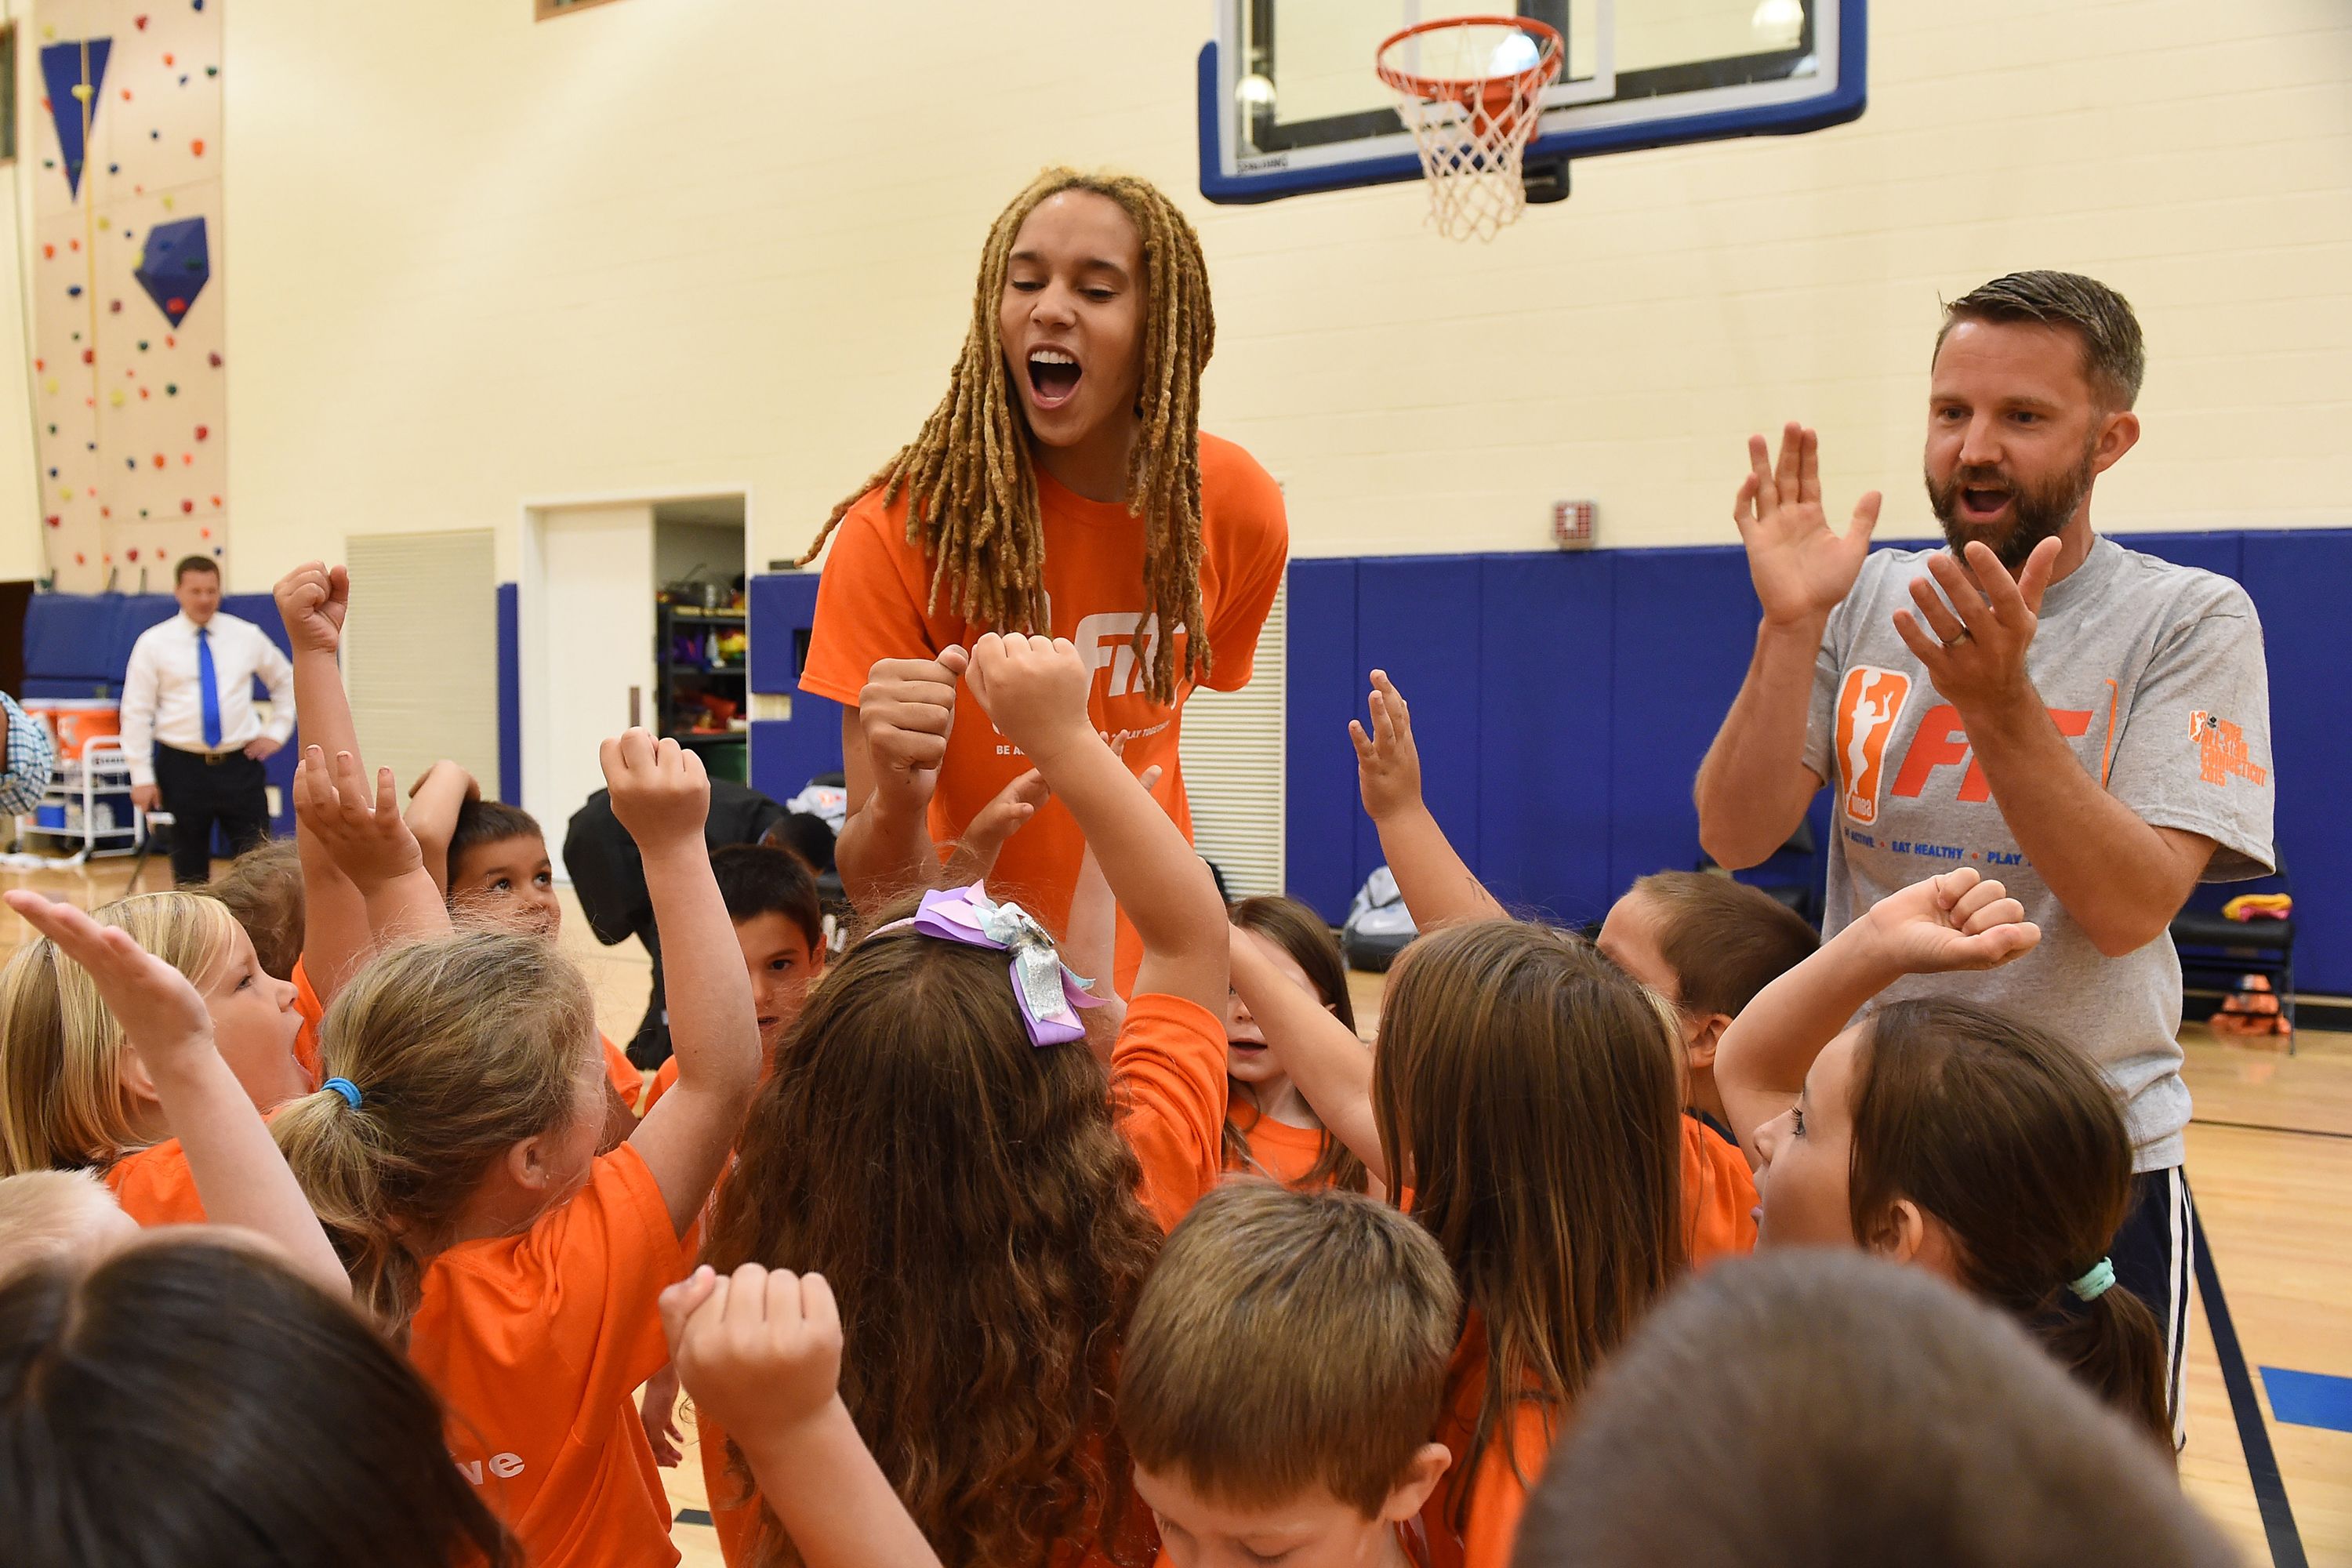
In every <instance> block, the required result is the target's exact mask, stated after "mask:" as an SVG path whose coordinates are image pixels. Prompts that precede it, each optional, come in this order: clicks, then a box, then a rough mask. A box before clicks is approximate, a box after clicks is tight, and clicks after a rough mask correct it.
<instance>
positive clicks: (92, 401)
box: [19, 0, 228, 592]
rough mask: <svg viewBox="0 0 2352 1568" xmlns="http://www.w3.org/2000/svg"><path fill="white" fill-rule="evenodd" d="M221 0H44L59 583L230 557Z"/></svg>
mask: <svg viewBox="0 0 2352 1568" xmlns="http://www.w3.org/2000/svg"><path fill="white" fill-rule="evenodd" d="M222 4H223V0H142V3H132V0H36V4H35V5H34V6H33V7H32V18H31V21H30V23H29V25H28V26H26V28H25V29H24V30H23V32H22V33H20V35H19V36H20V38H21V39H22V40H23V43H20V46H19V47H24V45H25V44H29V45H30V46H31V47H32V48H33V49H34V50H35V51H36V59H37V73H36V74H37V88H38V91H39V97H38V99H37V102H36V105H35V108H34V110H33V112H31V113H30V114H28V115H27V116H26V119H27V120H28V121H30V130H31V137H30V139H29V151H30V160H29V162H30V165H31V168H30V172H31V173H32V174H33V176H34V180H35V187H34V188H35V190H36V192H37V195H36V197H35V201H34V224H35V229H34V236H33V253H32V258H31V267H32V272H33V282H34V300H35V311H34V325H33V338H34V349H33V353H34V365H33V411H34V418H35V431H36V435H37V438H38V442H39V451H40V464H41V473H42V489H41V500H42V507H41V510H42V521H43V522H44V524H45V525H46V526H45V527H44V529H43V532H44V534H45V535H46V536H47V539H46V542H47V551H48V563H49V567H50V570H51V571H52V572H53V573H54V574H55V575H56V578H57V585H58V587H59V588H61V589H68V590H73V591H80V592H89V591H92V590H97V589H102V588H106V587H109V586H112V587H116V588H121V589H123V590H126V591H131V592H137V591H139V590H140V589H141V588H142V586H143V587H145V588H146V589H148V590H150V591H165V590H168V589H169V588H170V586H171V569H172V563H173V561H175V560H177V559H178V558H180V557H181V556H184V555H196V554H203V555H212V556H219V555H223V554H225V553H226V544H227V538H228V531H227V518H228V512H227V478H228V464H227V461H226V458H227V452H226V419H225V417H224V416H225V415H226V409H227V395H226V380H227V378H226V374H224V371H223V360H222V351H223V348H224V333H223V331H222V316H221V310H222V300H221V293H222V290H221V276H220V270H221V148H220V130H221V5H222Z"/></svg>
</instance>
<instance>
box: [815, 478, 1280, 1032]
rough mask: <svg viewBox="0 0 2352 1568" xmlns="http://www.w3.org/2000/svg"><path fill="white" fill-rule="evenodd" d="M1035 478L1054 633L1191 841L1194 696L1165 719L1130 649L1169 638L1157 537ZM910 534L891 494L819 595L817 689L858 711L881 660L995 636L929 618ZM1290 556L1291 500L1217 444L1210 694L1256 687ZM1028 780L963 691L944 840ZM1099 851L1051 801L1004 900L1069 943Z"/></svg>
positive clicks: (1006, 872) (1123, 514) (1205, 529)
mask: <svg viewBox="0 0 2352 1568" xmlns="http://www.w3.org/2000/svg"><path fill="white" fill-rule="evenodd" d="M1036 472H1037V501H1038V510H1039V512H1040V514H1041V516H1042V518H1043V521H1044V525H1045V592H1046V595H1047V597H1048V600H1049V602H1050V603H1051V604H1052V605H1053V612H1054V624H1053V626H1052V628H1051V630H1052V633H1053V635H1054V636H1055V637H1068V638H1070V639H1072V640H1073V641H1075V642H1076V644H1077V645H1078V647H1079V649H1080V651H1081V652H1083V653H1084V654H1085V655H1086V657H1087V660H1088V661H1089V662H1090V663H1091V664H1092V665H1093V667H1094V668H1095V669H1096V671H1097V676H1096V680H1095V687H1094V690H1093V693H1092V695H1091V696H1090V697H1089V698H1088V700H1087V707H1088V710H1089V711H1090V712H1091V713H1092V714H1093V717H1094V722H1095V727H1096V728H1097V730H1099V731H1102V733H1103V734H1104V735H1106V736H1108V737H1111V738H1113V739H1117V738H1119V737H1125V738H1126V740H1127V742H1128V744H1127V750H1126V752H1125V756H1126V761H1127V765H1128V767H1129V770H1130V771H1131V772H1134V773H1142V772H1143V770H1144V769H1146V768H1148V767H1150V766H1152V765H1153V764H1155V763H1157V764H1159V765H1160V766H1161V767H1163V768H1165V769H1166V772H1165V773H1163V774H1162V775H1161V777H1160V784H1159V787H1158V790H1157V792H1156V793H1157V794H1158V795H1159V797H1160V804H1161V805H1164V806H1166V807H1167V808H1168V814H1169V816H1171V817H1173V818H1174V819H1175V822H1176V826H1178V827H1180V828H1181V829H1182V830H1183V832H1184V836H1185V837H1186V838H1187V839H1189V838H1191V837H1192V810H1191V807H1190V806H1189V805H1187V804H1186V801H1185V795H1184V774H1183V770H1182V768H1181V766H1180V765H1179V763H1178V759H1177V752H1176V736H1177V728H1178V714H1179V713H1180V712H1181V710H1182V706H1183V702H1184V699H1185V698H1186V697H1187V696H1188V695H1189V694H1190V692H1191V690H1192V684H1191V683H1190V682H1185V683H1181V684H1180V685H1179V686H1178V688H1177V691H1176V702H1177V708H1176V710H1172V711H1171V710H1169V709H1166V708H1162V707H1160V705H1159V704H1157V703H1155V702H1153V701H1152V700H1151V698H1150V694H1149V692H1148V690H1147V688H1146V683H1147V679H1148V675H1149V668H1148V666H1147V665H1144V664H1142V663H1140V662H1139V661H1138V659H1137V658H1136V657H1135V655H1134V653H1133V651H1132V650H1131V648H1130V647H1129V640H1130V638H1131V637H1133V635H1134V633H1135V631H1136V629H1137V627H1138V626H1148V627H1156V626H1157V620H1156V618H1154V617H1153V613H1152V608H1151V603H1150V599H1148V598H1147V597H1146V596H1145V594H1144V589H1143V534H1144V524H1143V522H1142V521H1141V520H1140V519H1139V518H1135V517H1132V516H1129V513H1128V510H1127V505H1126V503H1125V502H1124V501H1094V500H1087V499H1086V498H1085V497H1083V496H1080V495H1078V494H1077V493H1076V492H1075V491H1073V490H1070V489H1066V488H1065V487H1064V486H1063V485H1062V484H1060V483H1059V482H1058V481H1057V480H1055V479H1054V477H1053V476H1052V475H1050V474H1048V473H1046V472H1045V470H1044V469H1042V468H1040V469H1038V470H1037V471H1036ZM906 520H907V501H906V498H905V497H904V496H901V497H900V498H899V499H898V501H897V502H896V503H895V504H894V505H892V506H891V507H890V508H889V510H888V511H887V513H886V512H885V511H884V510H883V507H882V498H881V492H880V491H878V490H877V491H873V492H869V493H868V494H867V495H866V496H865V497H864V498H863V499H861V500H859V501H858V502H857V503H856V505H855V506H853V507H851V508H850V509H849V513H848V515H847V516H846V517H845V518H843V519H842V521H841V527H840V530H839V531H837V532H835V535H834V538H833V552H832V554H831V555H829V556H828V557H827V558H826V560H825V564H824V577H823V579H822V580H821V581H820V582H819V584H818V585H817V597H816V623H815V625H814V627H813V628H812V629H811V634H810V641H809V651H808V659H807V663H806V665H805V667H804V668H803V669H802V671H801V689H802V690H803V691H807V692H811V693H814V695H816V696H819V697H829V698H831V699H832V700H834V701H835V702H839V703H842V704H844V705H845V706H847V707H851V708H855V707H856V706H857V699H858V694H859V692H860V691H861V690H863V689H864V688H865V685H866V675H867V673H868V672H869V671H870V670H872V668H874V666H875V664H876V663H877V661H879V660H882V659H886V658H929V657H930V656H931V655H933V654H935V653H937V652H939V650H940V649H941V648H943V647H948V646H949V645H950V644H961V645H963V646H965V647H970V646H971V639H972V638H973V637H978V636H979V635H980V634H981V633H982V632H984V631H987V630H989V629H990V628H989V627H987V626H974V625H972V624H971V623H969V622H967V621H966V620H965V619H964V618H963V617H962V616H961V615H958V614H957V613H956V611H955V605H954V599H955V585H954V584H952V583H946V584H941V585H940V596H939V603H938V605H937V607H936V608H928V609H927V608H926V606H928V605H930V604H931V574H932V563H930V562H929V560H927V559H925V557H924V555H923V552H922V550H921V548H920V547H919V546H918V545H914V544H910V543H908V542H907V531H906ZM1289 552H1290V528H1289V524H1288V522H1287V521H1286V520H1285V518H1284V515H1283V509H1282V490H1281V487H1279V486H1278V485H1276V483H1275V482H1274V479H1273V478H1272V476H1270V475H1269V474H1267V473H1266V471H1265V469H1264V468H1260V467H1258V464H1257V460H1256V459H1255V458H1252V457H1251V456H1250V455H1249V454H1248V453H1247V452H1245V451H1244V450H1243V449H1242V448H1241V447H1237V446H1235V445H1234V444H1233V443H1232V442H1230V441H1222V440H1219V439H1218V438H1217V437H1214V436H1208V435H1204V436H1202V437H1201V616H1202V623H1203V624H1204V625H1205V626H1207V628H1208V637H1209V647H1210V650H1211V653H1212V655H1213V659H1214V668H1211V669H1209V670H1207V671H1204V672H1203V679H1202V681H1201V684H1202V685H1205V686H1207V687H1209V688H1210V689H1213V690H1216V691H1234V690H1238V689H1240V688H1241V687H1242V686H1243V685H1244V684H1245V683H1246V682H1247V681H1248V680H1249V678H1250V670H1251V667H1252V660H1253V659H1254V658H1255V657H1256V653H1257V637H1258V628H1259V627H1260V626H1262V625H1263V624H1264V623H1265V614H1266V610H1267V608H1268V607H1269V606H1270V605H1272V604H1273V603H1274V595H1275V591H1276V589H1277V588H1278V587H1280V586H1281V584H1282V573H1283V567H1284V565H1285V563H1286V561H1287V560H1288V558H1289ZM1177 635H1178V636H1180V637H1181V636H1182V635H1184V634H1183V633H1182V632H1181V631H1180V632H1179V633H1178V634H1177ZM1028 767H1029V763H1028V759H1027V758H1025V757H1024V756H1023V755H1021V754H1020V753H1019V752H1017V751H1015V750H1014V748H1013V745H1012V744H1011V742H1007V741H1006V740H1005V739H1004V738H1003V736H1002V735H999V734H998V733H997V732H996V730H995V727H994V726H993V725H992V724H990V723H989V721H988V715H987V714H985V713H983V712H982V711H981V708H980V704H979V703H978V702H977V701H975V700H973V699H972V697H971V689H969V688H968V687H960V688H959V689H958V690H957V693H956V711H955V730H954V732H953V734H952V735H950V737H949V741H948V754H947V761H946V763H945V764H944V765H943V766H942V767H941V768H940V776H939V788H938V791H937V793H936V794H935V795H933V796H932V797H931V811H930V830H931V837H932V838H933V839H934V840H935V841H936V842H938V843H940V844H941V845H951V844H953V843H954V842H955V840H956V838H957V837H959V836H960V835H961V833H962V832H963V830H964V828H965V826H967V825H969V824H970V823H971V819H972V817H973V816H975V815H976V814H978V812H979V811H980V809H981V807H982V806H984V805H987V804H988V803H989V801H990V800H992V798H994V796H995V795H996V793H997V791H999V790H1001V789H1003V787H1004V786H1005V785H1006V784H1010V783H1011V782H1012V781H1013V779H1015V778H1017V777H1018V776H1020V775H1021V774H1022V773H1025V772H1027V771H1028ZM1085 847H1086V843H1085V839H1084V837H1083V836H1082V835H1081V834H1080V833H1079V832H1078V825H1077V823H1076V820H1075V819H1074V818H1073V817H1072V816H1070V814H1069V811H1068V810H1067V808H1066V807H1065V806H1064V805H1062V804H1061V803H1060V802H1059V801H1054V802H1050V803H1048V804H1047V805H1046V806H1045V809H1044V810H1043V811H1041V812H1039V813H1038V814H1037V816H1035V817H1034V819H1032V820H1031V821H1030V823H1029V824H1028V825H1027V826H1024V827H1023V828H1022V829H1021V830H1020V831H1019V832H1018V833H1016V834H1014V835H1013V837H1012V838H1011V840H1009V841H1008V842H1007V843H1006V845H1005V847H1004V852H1003V855H1001V856H1000V857H999V858H998V859H997V862H996V869H995V871H994V872H993V874H992V875H991V876H990V878H989V892H990V893H991V895H992V896H993V897H995V898H997V899H1000V900H1003V899H1013V900H1019V902H1020V903H1021V905H1022V907H1023V908H1024V909H1026V910H1029V911H1030V913H1032V914H1034V915H1035V916H1036V917H1037V918H1038V919H1039V920H1040V921H1043V922H1044V923H1045V925H1046V926H1048V927H1049V928H1051V929H1052V930H1055V931H1060V930H1061V929H1063V926H1064V923H1065V922H1066V921H1067V919H1068V918H1069V910H1070V890H1071V889H1072V888H1073V887H1074V886H1076V882H1077V877H1078V859H1079V856H1080V854H1081V853H1082V852H1083V850H1084V849H1085ZM1119 937H1120V948H1119V958H1118V970H1119V974H1120V977H1121V978H1120V984H1121V988H1122V989H1125V988H1126V987H1127V986H1128V985H1129V984H1131V983H1132V979H1133V974H1134V967H1135V962H1136V960H1137V958H1138V956H1139V952H1140V950H1139V947H1138V946H1137V945H1136V942H1135V938H1134V935H1133V931H1132V929H1131V928H1130V927H1129V926H1128V925H1127V924H1126V922H1125V921H1121V922H1120V931H1119Z"/></svg>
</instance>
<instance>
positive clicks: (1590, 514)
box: [1551, 500, 1601, 550]
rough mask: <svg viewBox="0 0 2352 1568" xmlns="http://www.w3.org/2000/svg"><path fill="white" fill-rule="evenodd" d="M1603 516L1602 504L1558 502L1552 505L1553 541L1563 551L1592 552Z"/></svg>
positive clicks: (1570, 501) (1582, 501)
mask: <svg viewBox="0 0 2352 1568" xmlns="http://www.w3.org/2000/svg"><path fill="white" fill-rule="evenodd" d="M1600 515H1601V507H1600V503H1599V502H1597V501H1589V500H1556V501H1554V502H1552V503H1551V541H1552V542H1553V543H1554V544H1557V545H1559V547H1560V548H1561V549H1562V550H1590V549H1591V548H1592V546H1593V543H1594V535H1595V532H1596V531H1597V529H1598V526H1599V522H1600Z"/></svg>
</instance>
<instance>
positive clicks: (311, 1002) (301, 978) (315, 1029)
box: [287, 958, 327, 1089]
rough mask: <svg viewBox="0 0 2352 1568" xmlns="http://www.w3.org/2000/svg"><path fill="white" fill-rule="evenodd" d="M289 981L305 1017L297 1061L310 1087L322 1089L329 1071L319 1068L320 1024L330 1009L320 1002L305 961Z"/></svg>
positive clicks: (296, 1047)
mask: <svg viewBox="0 0 2352 1568" xmlns="http://www.w3.org/2000/svg"><path fill="white" fill-rule="evenodd" d="M287 978H288V979H289V981H291V982H292V983H293V985H294V1011H296V1012H297V1013H299V1014H300V1015H302V1027H301V1028H300V1029H299V1030H298V1031H297V1032H296V1034H295V1036H294V1059H295V1060H296V1061H297V1062H299V1063H300V1064H301V1066H302V1070H303V1071H304V1072H306V1073H308V1074H310V1087H311V1088H312V1089H316V1088H318V1087H319V1086H320V1084H322V1083H324V1082H326V1081H327V1075H326V1073H325V1071H324V1070H323V1069H322V1068H320V1066H319V1024H320V1020H321V1019H323V1018H325V1017H326V1016H327V1005H326V1004H325V1003H324V1002H321V1001H320V1000H319V993H318V990H317V988H316V987H314V986H312V985H311V984H310V971H309V970H308V969H305V968H304V967H303V966H302V961H301V960H300V959H299V958H298V959H296V960H295V961H294V972H293V973H291V974H289V975H288V976H287Z"/></svg>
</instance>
